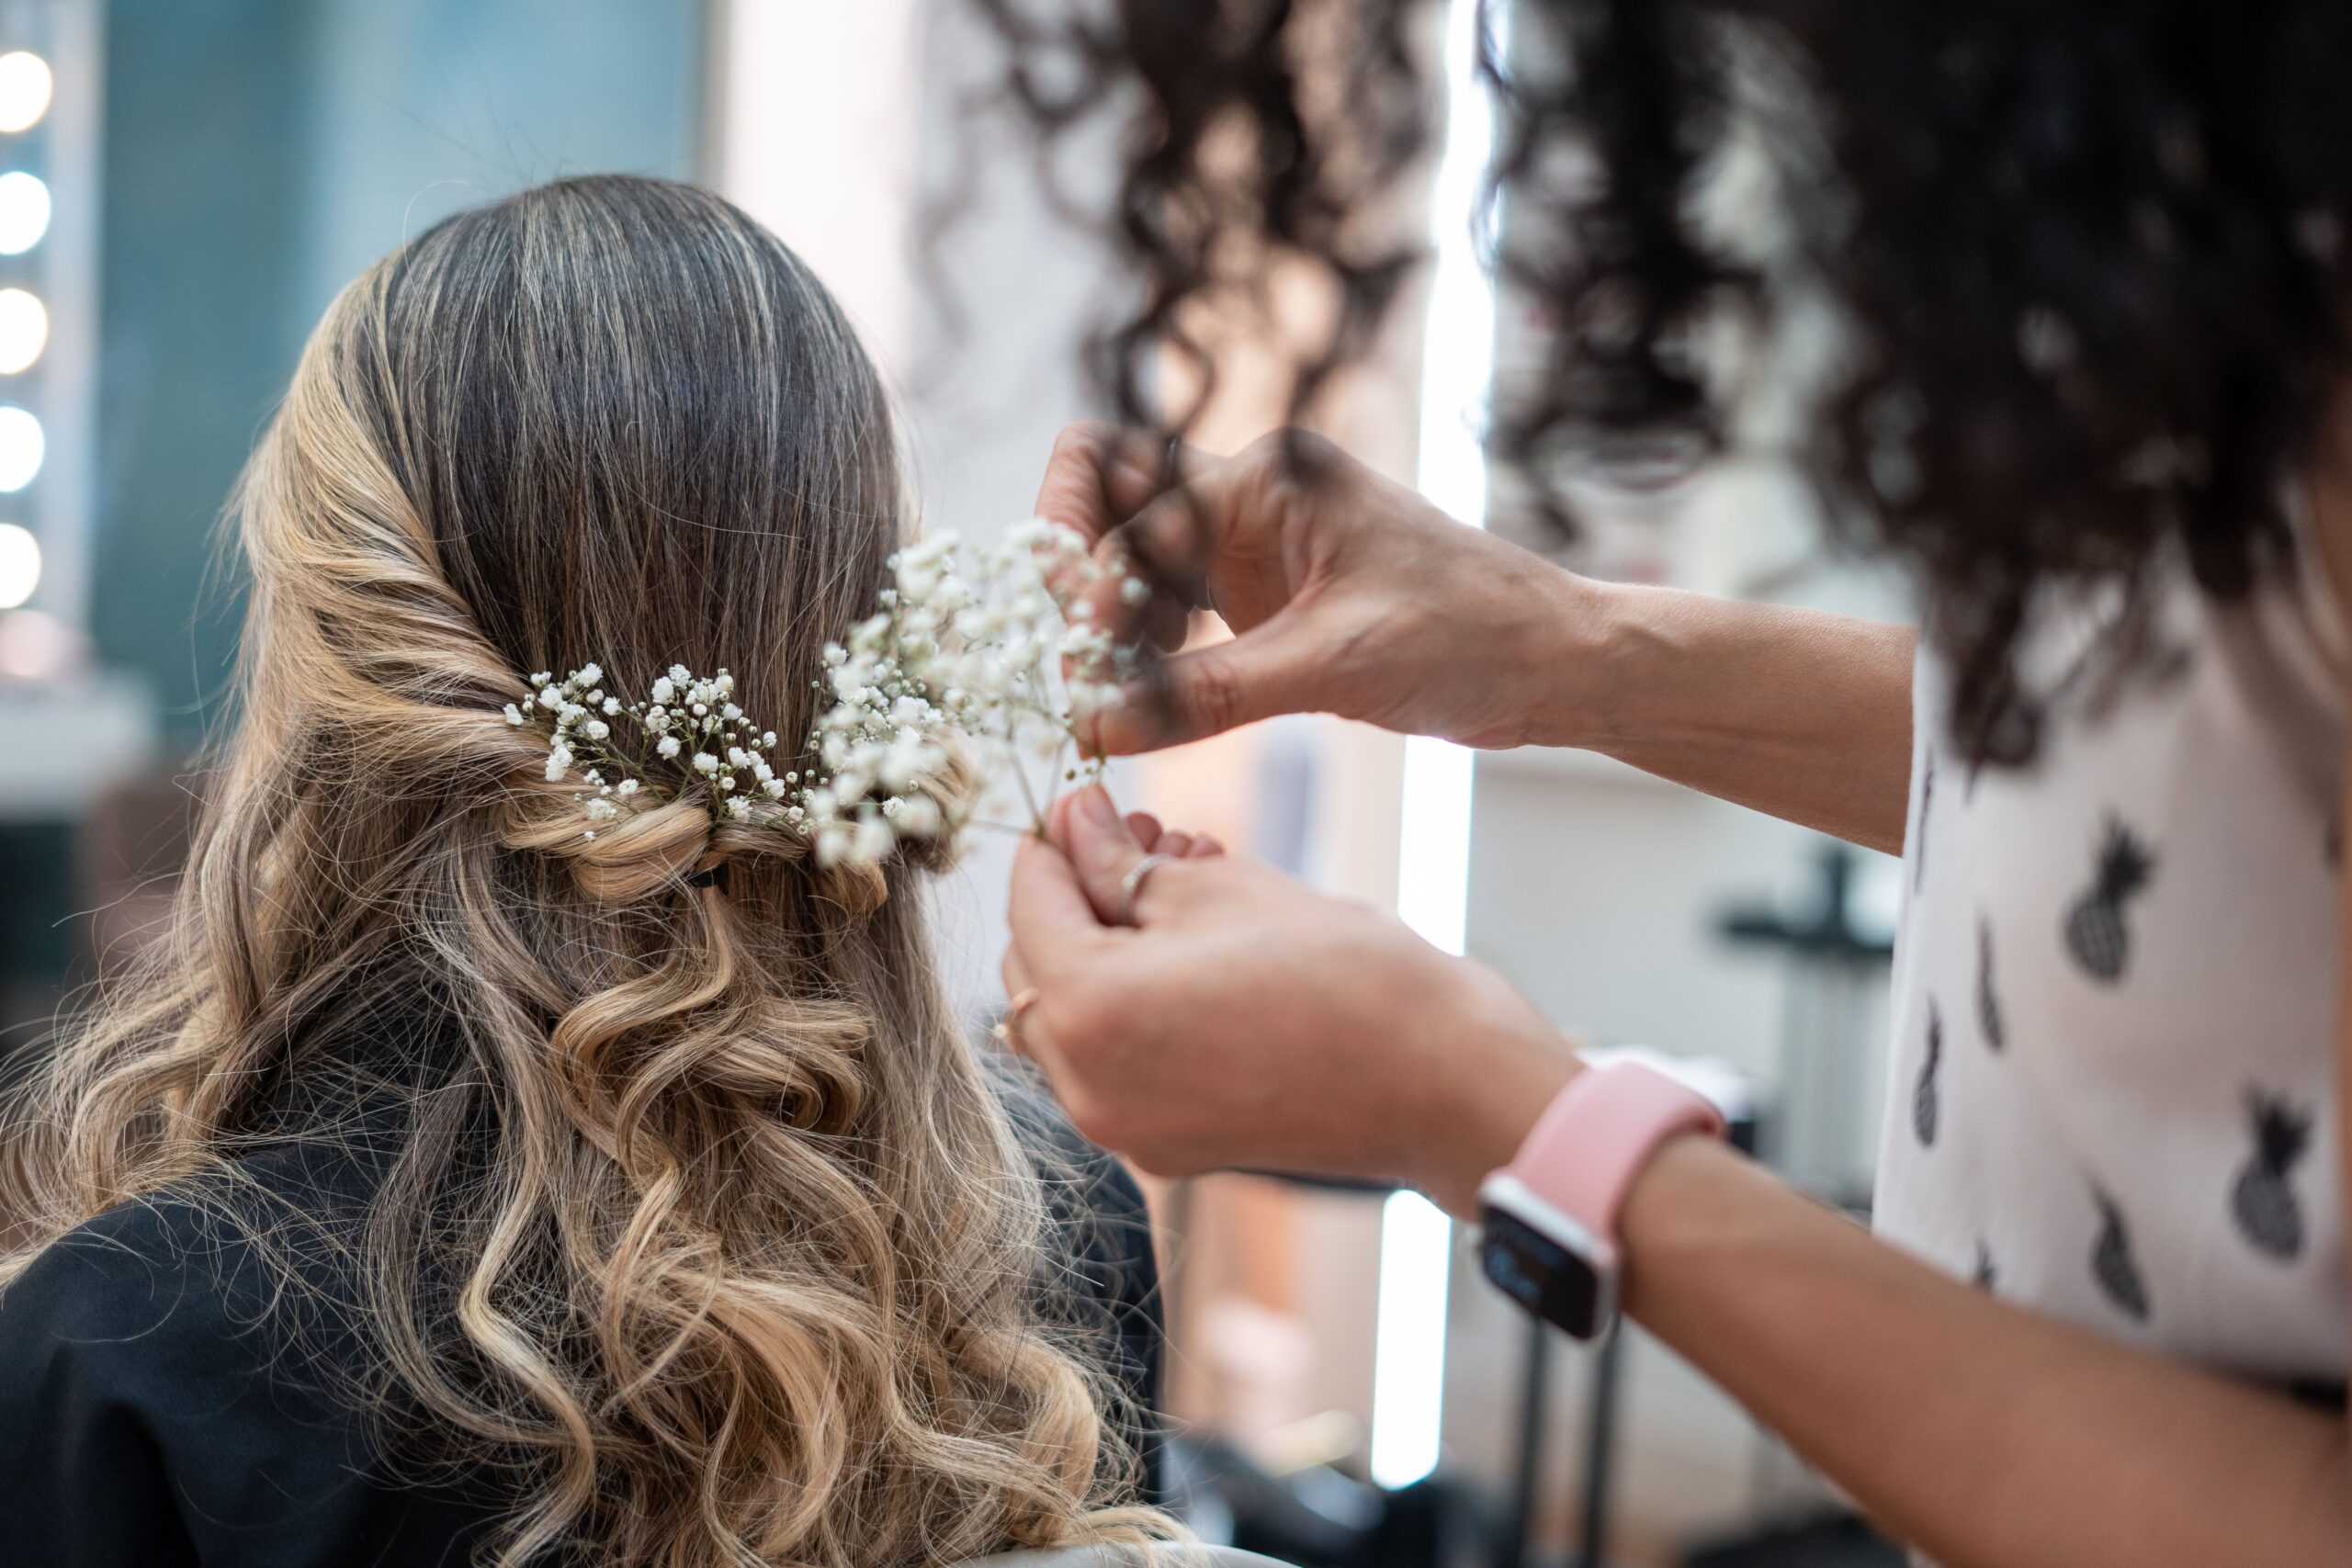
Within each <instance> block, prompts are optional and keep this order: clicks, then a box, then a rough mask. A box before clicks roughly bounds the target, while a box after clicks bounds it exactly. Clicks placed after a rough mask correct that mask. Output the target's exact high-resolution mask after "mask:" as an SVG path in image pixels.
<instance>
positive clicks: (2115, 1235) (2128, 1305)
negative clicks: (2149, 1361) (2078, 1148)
mask: <svg viewBox="0 0 2352 1568" xmlns="http://www.w3.org/2000/svg"><path fill="white" fill-rule="evenodd" d="M2091 1201H2093V1202H2095V1203H2097V1204H2098V1241H2096V1242H2094V1243H2093V1244H2092V1246H2091V1277H2092V1278H2093V1279H2095V1280H2098V1288H2099V1289H2100V1290H2102V1291H2104V1292H2107V1299H2108V1300H2109V1301H2111V1302H2113V1303H2115V1304H2116V1307H2117V1308H2118V1309H2119V1310H2120V1311H2121V1312H2122V1313H2124V1314H2126V1315H2127V1316H2130V1317H2133V1318H2137V1319H2140V1320H2142V1321H2145V1320H2146V1318H2147V1315H2148V1286H2147V1282H2146V1281H2145V1280H2142V1279H2141V1278H2140V1263H2139V1260H2138V1259H2137V1258H2133V1257H2132V1256H2131V1229H2130V1227H2128V1226H2127V1225H2125V1224H2124V1223H2123V1211H2122V1210H2120V1209H2119V1208H2117V1207H2116V1206H2115V1200H2114V1199H2112V1198H2110V1197H2109V1196H2108V1195H2107V1194H2106V1193H2105V1192H2104V1191H2102V1190H2099V1189H2098V1188H2097V1187H2094V1188H2092V1189H2091Z"/></svg>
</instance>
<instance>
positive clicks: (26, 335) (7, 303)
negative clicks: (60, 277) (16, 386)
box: [0, 288, 49, 376]
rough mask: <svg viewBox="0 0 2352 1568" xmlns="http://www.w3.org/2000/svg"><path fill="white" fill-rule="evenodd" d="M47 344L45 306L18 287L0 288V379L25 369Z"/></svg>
mask: <svg viewBox="0 0 2352 1568" xmlns="http://www.w3.org/2000/svg"><path fill="white" fill-rule="evenodd" d="M48 343H49V307H48V306H46V305H44V304H42V303H41V302H40V295H38V294H33V293H29V292H28V291H27V290H25V289H22V288H0V376H14V375H15V374H17V372H18V371H20V370H26V369H29V368H30V367H31V366H32V363H33V361H34V360H36V359H39V358H40V351H41V350H42V349H43V348H44V347H46V346H47V345H48Z"/></svg>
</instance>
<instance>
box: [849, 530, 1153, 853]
mask: <svg viewBox="0 0 2352 1568" xmlns="http://www.w3.org/2000/svg"><path fill="white" fill-rule="evenodd" d="M891 565H892V569H893V571H894V573H895V575H896V584H895V586H894V587H891V588H888V589H886V590H884V591H883V592H882V595H881V600H882V604H881V608H880V609H879V610H877V611H876V613H875V614H874V615H871V616H868V617H867V618H866V619H865V620H864V621H861V622H859V623H858V625H857V626H856V627H855V628H854V629H853V630H852V631H851V633H850V637H849V641H848V642H847V643H846V644H841V643H835V644H832V645H830V646H829V647H827V648H826V649H825V663H826V666H827V678H826V680H825V682H823V685H824V687H825V689H826V690H827V691H828V692H829V693H830V694H831V697H832V702H833V705H832V706H831V708H830V709H828V710H827V711H826V712H825V713H824V714H822V715H821V716H820V717H819V718H818V720H817V725H816V728H815V730H814V732H813V733H812V734H811V736H810V750H811V751H812V752H813V753H814V754H815V755H816V757H817V759H818V760H819V761H820V763H821V764H822V769H823V774H822V776H823V781H824V782H823V783H822V784H819V785H818V786H816V787H814V788H812V789H811V790H810V791H809V794H808V795H807V796H806V799H805V802H804V804H806V806H807V807H808V809H809V818H810V819H811V821H812V822H813V823H814V824H815V833H816V841H817V855H818V859H819V860H820V862H821V863H827V864H831V863H838V862H840V861H842V860H853V861H860V862H865V863H878V862H879V861H881V860H884V859H887V858H888V856H889V855H890V853H891V852H893V851H894V849H895V848H896V845H897V843H898V841H899V840H904V839H918V840H922V839H932V840H935V839H942V838H946V837H950V836H952V835H953V834H955V833H956V831H958V830H959V829H961V828H962V827H963V826H964V823H965V820H967V819H972V820H983V821H984V820H987V818H972V817H971V815H970V813H969V811H968V808H961V809H958V810H956V811H942V810H941V809H940V807H939V806H938V798H939V797H938V796H937V795H927V794H923V793H921V792H920V791H919V790H918V791H917V792H916V793H910V790H913V789H915V786H918V785H919V784H920V783H921V781H922V779H923V778H924V777H925V776H926V775H927V774H928V773H930V772H931V771H932V769H933V768H934V767H936V766H939V765H944V762H945V761H946V759H947V757H948V756H949V755H951V754H956V755H960V756H962V757H963V758H965V759H966V760H967V761H968V762H969V763H970V765H971V766H972V767H973V768H974V769H975V771H976V772H978V774H979V775H980V777H981V779H982V781H983V782H984V784H987V785H989V786H993V787H995V788H998V789H1001V787H1002V784H1004V782H1005V781H1007V780H1010V781H1011V783H1012V784H1013V785H1014V786H1015V787H1016V788H1017V790H1018V792H1019V797H1020V802H1021V805H1022V806H1023V807H1024V808H1025V809H1026V812H1027V815H1028V818H1029V821H1028V824H1027V827H1026V829H1023V830H1028V831H1035V830H1036V829H1037V828H1038V826H1039V825H1040V824H1041V823H1042V822H1043V820H1044V814H1045V803H1046V801H1047V800H1049V799H1051V797H1052V795H1054V793H1055V790H1056V787H1057V785H1058V784H1062V783H1068V782H1070V781H1073V780H1075V779H1077V778H1078V777H1080V776H1081V774H1084V775H1087V776H1091V775H1092V774H1094V773H1099V772H1101V770H1102V765H1103V763H1102V759H1101V758H1100V757H1095V756H1090V755H1088V754H1087V752H1086V750H1085V746H1084V742H1083V738H1082V736H1081V734H1080V725H1081V724H1082V723H1083V721H1084V720H1086V719H1088V718H1090V717H1091V716H1094V715H1096V714H1098V713H1101V712H1103V711H1104V710H1106V709H1108V708H1112V707H1115V706H1117V705H1119V703H1120V702H1121V701H1122V700H1123V692H1122V685H1121V682H1122V681H1123V679H1124V678H1125V676H1127V675H1129V674H1131V673H1133V660H1134V654H1133V649H1129V648H1127V647H1125V646H1123V645H1121V644H1120V643H1118V642H1117V641H1116V640H1115V639H1114V637H1112V635H1111V633H1110V632H1109V631H1108V630H1107V629H1104V628H1103V627H1100V626H1095V625H1094V624H1093V622H1092V619H1091V612H1092V609H1093V606H1094V604H1095V603H1096V601H1097V599H1098V597H1099V595H1098V592H1097V591H1098V590H1100V589H1101V588H1103V586H1104V585H1105V584H1106V583H1108V582H1111V581H1116V582H1117V584H1118V592H1119V593H1120V595H1121V596H1122V597H1123V598H1124V599H1125V600H1126V601H1127V602H1128V603H1130V604H1134V603H1137V602H1139V601H1141V600H1142V599H1145V598H1148V596H1149V591H1148V589H1147V588H1146V587H1145V585H1144V583H1143V582H1142V581H1141V580H1140V579H1138V578H1136V576H1134V575H1133V573H1132V572H1131V571H1129V570H1127V568H1126V567H1125V564H1124V563H1121V562H1115V561H1114V562H1111V563H1107V564H1106V563H1104V562H1102V561H1098V560H1097V559H1095V558H1094V557H1093V556H1092V554H1091V552H1090V551H1089V550H1088V548H1087V544H1086V541H1085V539H1084V538H1083V537H1082V536H1080V535H1079V534H1078V533H1077V532H1076V531H1075V530H1072V529H1069V528H1066V527H1060V526H1057V525H1052V524H1048V523H1046V522H1043V521H1031V522H1028V523H1023V524H1022V525H1019V526H1018V527H1016V528H1013V529H1012V530H1011V531H1010V532H1009V533H1008V534H1007V536H1005V539H1004V542H1003V543H1002V544H1000V545H997V546H994V547H989V548H985V549H967V547H965V546H964V544H963V542H962V541H961V540H960V539H958V538H957V537H956V536H955V535H953V534H940V535H934V536H932V537H931V538H928V539H926V540H924V541H923V542H922V543H921V544H918V545H913V546H910V547H908V548H906V549H905V550H902V551H900V552H899V555H898V556H896V557H895V558H893V560H892V562H891ZM1065 668H1067V674H1065V672H1064V671H1065ZM1041 764H1042V771H1043V772H1044V773H1046V778H1045V779H1044V780H1042V781H1041V780H1039V779H1037V778H1035V777H1033V774H1034V773H1035V772H1037V771H1039V770H1040V765H1041ZM877 795H878V798H876V797H877ZM980 804H981V805H982V806H983V807H987V806H989V805H990V804H991V801H990V799H989V795H988V794H987V793H985V792H984V793H983V795H982V797H981V802H980ZM996 825H999V826H1008V827H1009V826H1012V824H1008V823H1001V822H1000V823H998V824H996Z"/></svg>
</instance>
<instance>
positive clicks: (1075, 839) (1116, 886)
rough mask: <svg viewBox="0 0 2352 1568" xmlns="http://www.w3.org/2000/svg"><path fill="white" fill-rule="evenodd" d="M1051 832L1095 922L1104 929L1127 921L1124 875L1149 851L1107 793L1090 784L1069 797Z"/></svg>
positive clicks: (1108, 792)
mask: <svg viewBox="0 0 2352 1568" xmlns="http://www.w3.org/2000/svg"><path fill="white" fill-rule="evenodd" d="M1053 833H1054V838H1055V840H1056V841H1057V842H1058V843H1059V844H1060V845H1061V847H1062V852H1063V853H1064V854H1066V855H1068V856H1069V863H1070V865H1071V867H1072V868H1073V869H1074V870H1076V871H1077V873H1078V883H1079V886H1080V887H1082V888H1084V889H1085V890H1086V901H1087V902H1088V903H1089V904H1091V905H1092V906H1093V907H1094V914H1095V918H1096V919H1100V920H1101V921H1102V922H1103V924H1105V925H1116V924H1120V923H1122V922H1123V921H1124V920H1125V919H1126V916H1127V909H1126V908H1125V905H1126V902H1127V886H1126V884H1127V874H1128V873H1129V872H1131V871H1133V870H1134V869H1135V868H1136V863H1137V862H1139V861H1141V860H1142V859H1143V858H1144V856H1145V855H1146V854H1147V853H1148V851H1147V850H1145V848H1144V847H1143V843H1142V841H1141V840H1138V839H1137V838H1136V835H1135V831H1134V829H1131V828H1129V827H1128V826H1127V820H1126V818H1124V817H1122V816H1120V815H1119V808H1118V807H1117V806H1116V805H1115V804H1114V802H1113V801H1112V799H1111V792H1110V791H1108V790H1106V789H1104V788H1103V786H1102V785H1101V784H1089V785H1087V786H1086V787H1085V788H1084V789H1082V790H1080V791H1079V792H1078V793H1077V794H1076V795H1071V796H1069V798H1068V799H1067V800H1065V801H1063V802H1062V803H1061V807H1060V809H1058V810H1057V811H1056V812H1055V813H1054V821H1053Z"/></svg>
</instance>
